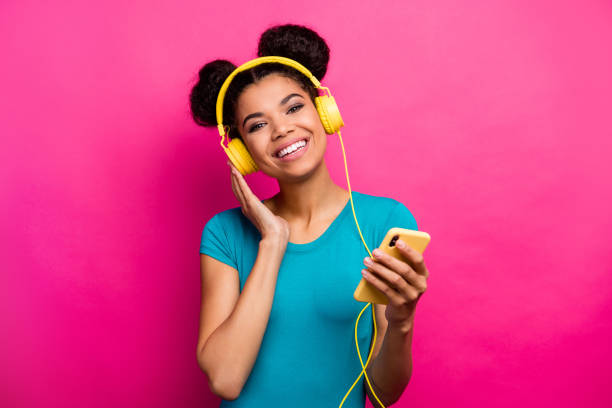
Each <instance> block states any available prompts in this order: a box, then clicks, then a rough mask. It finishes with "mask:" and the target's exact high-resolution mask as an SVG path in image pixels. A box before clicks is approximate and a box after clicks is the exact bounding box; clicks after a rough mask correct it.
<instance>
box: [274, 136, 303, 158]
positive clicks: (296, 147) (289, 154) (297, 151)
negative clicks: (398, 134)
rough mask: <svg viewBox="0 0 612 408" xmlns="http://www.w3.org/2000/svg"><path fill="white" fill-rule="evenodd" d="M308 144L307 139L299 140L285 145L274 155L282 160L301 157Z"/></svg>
mask: <svg viewBox="0 0 612 408" xmlns="http://www.w3.org/2000/svg"><path fill="white" fill-rule="evenodd" d="M308 146H309V144H308V140H307V139H302V140H299V141H297V142H295V143H293V144H292V145H291V146H287V147H285V148H284V149H282V150H281V151H279V152H278V153H277V155H276V157H277V158H278V159H280V160H283V161H287V160H294V159H297V158H299V157H301V156H302V155H303V154H304V153H305V152H306V150H308Z"/></svg>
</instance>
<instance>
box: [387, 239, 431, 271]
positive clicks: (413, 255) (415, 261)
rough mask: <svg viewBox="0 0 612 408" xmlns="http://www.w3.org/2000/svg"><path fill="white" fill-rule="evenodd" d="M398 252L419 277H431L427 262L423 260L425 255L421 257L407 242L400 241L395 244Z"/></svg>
mask: <svg viewBox="0 0 612 408" xmlns="http://www.w3.org/2000/svg"><path fill="white" fill-rule="evenodd" d="M395 246H396V247H397V250H398V251H399V252H400V253H401V254H402V255H404V256H405V257H406V259H408V262H409V263H410V265H411V266H412V269H414V271H415V272H416V273H418V274H419V275H422V276H424V277H426V278H427V277H428V276H429V271H428V270H427V267H426V266H425V260H424V259H423V255H421V254H420V253H419V252H418V251H416V250H415V249H413V248H411V247H410V245H408V244H407V243H406V242H404V241H402V240H401V239H398V240H397V242H396V243H395Z"/></svg>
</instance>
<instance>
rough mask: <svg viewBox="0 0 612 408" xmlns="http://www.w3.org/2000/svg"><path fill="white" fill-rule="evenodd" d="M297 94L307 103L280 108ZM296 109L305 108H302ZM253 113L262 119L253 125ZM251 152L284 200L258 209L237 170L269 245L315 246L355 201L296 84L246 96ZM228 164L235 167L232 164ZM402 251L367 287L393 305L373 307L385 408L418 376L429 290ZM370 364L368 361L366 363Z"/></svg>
mask: <svg viewBox="0 0 612 408" xmlns="http://www.w3.org/2000/svg"><path fill="white" fill-rule="evenodd" d="M291 93H298V94H301V95H302V97H301V98H300V97H294V98H293V99H288V100H287V103H286V104H282V103H279V101H282V100H284V99H285V98H286V97H287V96H288V95H290V94H291ZM297 104H301V105H302V107H301V108H299V107H298V106H297ZM253 112H262V113H263V115H262V116H259V117H255V118H253V119H248V120H247V121H246V122H243V121H244V119H245V118H247V116H248V115H250V114H252V113H253ZM237 118H238V121H237V123H236V126H237V127H238V129H240V133H241V136H242V139H243V141H244V142H245V145H246V146H247V148H248V150H249V152H250V153H251V156H252V157H253V159H254V160H255V162H256V163H257V165H258V167H259V168H260V170H261V171H262V172H264V173H265V174H267V175H268V176H270V177H274V178H275V179H277V180H278V183H279V187H280V192H279V194H278V195H277V196H275V197H272V198H271V199H268V200H266V201H265V202H264V203H262V202H260V201H259V198H258V197H256V196H255V195H254V194H253V192H252V191H251V190H250V188H249V186H248V185H247V183H246V181H245V179H244V177H243V176H242V175H241V174H240V173H239V172H238V171H237V170H235V168H234V167H233V166H232V165H230V167H231V168H232V188H233V190H234V194H235V195H236V198H237V199H238V200H239V201H240V203H241V207H242V210H243V213H244V214H245V216H247V217H248V218H249V219H250V220H251V221H252V222H253V224H254V225H255V226H256V227H257V228H258V229H259V231H260V232H261V234H262V237H264V238H270V239H272V240H275V241H280V242H281V243H283V244H286V242H288V241H291V242H298V243H301V242H310V241H311V240H313V239H315V238H316V237H318V236H319V235H320V234H321V233H322V232H323V231H325V229H326V228H327V226H328V225H329V223H330V220H332V219H333V218H334V217H335V216H336V215H337V214H338V212H339V211H340V210H341V209H342V208H343V207H344V205H345V204H346V202H347V200H348V192H347V191H345V190H344V189H343V188H341V187H340V186H338V185H336V184H335V183H334V182H333V180H331V178H330V176H329V173H328V171H327V167H326V165H325V161H324V153H325V149H326V138H327V137H326V135H325V132H324V129H323V128H322V125H321V122H320V119H319V118H318V115H317V113H316V109H315V107H314V105H313V104H312V101H310V100H309V98H308V96H307V94H306V93H305V92H304V90H302V89H301V88H300V87H299V85H298V84H297V83H295V82H294V81H292V80H288V79H287V78H284V77H282V76H276V75H271V76H269V77H266V78H265V79H264V80H261V81H259V82H258V83H257V84H255V85H251V86H250V87H249V88H247V89H245V91H244V92H243V94H242V95H241V97H240V100H239V104H238V109H237ZM302 137H304V138H308V140H309V142H308V143H309V145H310V146H309V150H308V152H307V154H305V155H304V157H303V158H301V159H300V160H297V161H295V162H282V161H279V160H278V159H277V158H275V157H274V152H275V151H276V150H277V148H278V147H279V146H281V145H282V144H283V142H284V141H285V140H295V139H297V138H302ZM228 164H229V163H228ZM402 244H403V241H401V240H398V241H397V246H398V250H399V251H400V253H401V254H402V256H403V258H404V259H403V260H399V259H396V258H393V257H391V256H389V255H386V254H383V253H380V254H379V253H378V251H376V250H374V251H373V256H374V257H375V259H374V260H372V263H371V264H368V263H367V259H368V258H367V257H366V258H365V259H364V264H365V266H366V267H367V271H368V272H369V273H368V274H367V275H366V276H365V279H366V280H368V282H370V283H371V284H372V285H374V286H375V287H377V288H378V289H379V290H380V291H381V292H382V293H383V294H384V295H385V296H386V297H387V299H388V304H387V305H373V307H374V310H375V313H376V324H377V328H378V329H379V330H378V336H377V339H376V343H375V345H374V350H373V354H372V357H371V361H370V363H369V364H368V367H367V371H366V372H367V374H368V378H369V379H370V382H371V383H372V386H373V387H374V390H375V393H376V395H377V397H378V399H380V400H381V402H382V403H383V404H384V405H385V406H388V405H391V404H393V403H395V402H396V401H397V400H398V399H399V398H400V396H401V394H402V393H403V391H404V389H405V388H406V386H407V384H408V382H409V380H410V376H411V374H412V355H411V344H412V328H413V321H414V313H415V309H416V304H417V302H418V300H419V298H420V297H421V296H422V294H423V293H424V292H425V290H426V289H427V278H428V276H429V272H428V270H427V267H426V266H425V261H424V259H423V256H422V255H421V254H419V253H418V252H416V251H414V250H412V249H411V248H410V247H408V246H405V247H402ZM364 363H365V361H364ZM364 384H365V389H366V392H367V395H368V398H369V399H370V401H371V402H372V404H374V406H376V407H379V406H380V405H379V404H378V402H377V398H376V397H375V396H374V395H372V393H371V391H370V387H369V386H368V384H367V382H366V381H364Z"/></svg>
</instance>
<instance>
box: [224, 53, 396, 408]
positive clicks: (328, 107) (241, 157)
mask: <svg viewBox="0 0 612 408" xmlns="http://www.w3.org/2000/svg"><path fill="white" fill-rule="evenodd" d="M271 62H276V63H280V64H284V65H288V66H290V67H293V68H295V69H297V70H298V71H300V72H301V73H302V74H304V75H306V76H307V77H308V78H310V80H311V81H312V83H313V84H314V85H315V87H316V88H317V89H322V90H326V91H327V93H328V95H321V96H317V97H316V98H315V105H316V108H317V112H318V113H319V118H320V119H321V123H322V124H323V127H324V128H325V132H326V133H327V134H328V135H332V134H334V133H336V132H337V133H338V137H339V138H340V145H341V146H342V156H343V157H344V169H345V172H346V183H347V185H348V190H349V198H350V199H351V208H352V209H353V217H354V218H355V224H357V230H358V231H359V236H360V237H361V241H362V242H363V245H365V247H366V250H367V251H368V254H369V255H370V258H372V259H374V256H373V255H372V253H371V252H370V249H369V248H368V245H367V244H366V242H365V240H364V239H363V235H362V234H361V229H360V228H359V223H358V222H357V216H356V215H355V207H354V205H353V194H352V193H351V183H350V182H349V178H348V169H347V166H346V153H345V151H344V143H343V142H342V136H341V135H340V128H341V127H342V126H344V122H343V121H342V117H341V116H340V111H339V110H338V105H336V101H335V99H334V97H333V96H332V95H331V92H330V91H329V88H327V87H324V86H322V85H321V83H320V82H319V80H318V79H317V78H315V76H314V75H312V73H311V72H310V71H309V70H308V69H306V67H304V66H303V65H302V64H300V63H299V62H297V61H295V60H292V59H290V58H286V57H280V56H266V57H259V58H255V59H252V60H250V61H247V62H245V63H244V64H242V65H240V66H239V67H238V68H236V69H235V70H234V71H233V72H232V73H231V74H230V75H229V76H228V77H227V78H226V79H225V81H224V82H223V85H222V86H221V90H220V91H219V95H218V96H217V128H218V129H219V134H220V135H221V147H222V148H223V150H225V153H226V154H227V155H228V157H229V159H230V160H231V162H232V164H233V165H234V167H236V168H237V169H238V171H240V173H242V174H243V175H246V174H250V173H254V172H256V171H257V170H259V169H258V167H257V165H256V164H255V161H254V160H253V158H252V157H251V154H250V153H249V151H248V150H247V148H246V146H245V145H244V143H242V140H240V139H238V138H234V139H231V140H230V141H229V143H228V145H227V147H225V145H224V144H223V141H224V140H225V136H226V134H227V133H226V131H225V126H224V125H223V99H224V98H225V93H226V92H227V88H228V87H229V85H230V83H231V82H232V79H234V77H235V76H236V75H237V74H238V73H240V72H242V71H245V70H247V69H251V68H253V67H255V66H257V65H260V64H265V63H271ZM228 139H229V136H228ZM371 305H372V303H369V302H368V304H367V305H366V306H365V307H364V308H363V309H362V310H361V312H360V313H359V315H358V316H357V321H356V322H355V345H356V347H357V355H358V356H359V361H360V362H361V367H362V370H361V373H360V374H359V377H357V379H356V380H355V382H354V383H353V385H352V386H351V388H350V389H349V390H348V391H347V393H346V395H345V396H344V398H343V399H342V402H341V403H340V407H342V404H344V401H345V400H346V397H348V395H349V394H350V393H351V391H352V389H353V387H355V384H357V382H358V381H359V379H360V378H361V376H362V375H365V378H366V380H367V382H368V385H369V386H370V390H371V391H372V394H373V395H374V397H375V398H376V401H378V403H379V404H380V405H381V406H382V407H383V408H384V405H383V403H382V402H380V400H379V399H378V396H377V395H376V393H375V392H374V389H373V388H372V384H370V379H369V378H368V375H367V373H366V369H365V367H366V366H367V364H368V363H369V361H370V357H371V356H372V350H373V349H374V345H375V344H376V317H375V315H376V314H375V313H374V308H373V307H372V319H373V320H374V340H373V341H372V347H371V348H370V354H369V355H368V359H367V360H366V366H364V364H363V360H362V358H361V353H360V352H359V342H358V341H357V325H358V324H359V319H360V318H361V315H362V314H363V312H364V311H365V310H366V309H367V308H368V306H371Z"/></svg>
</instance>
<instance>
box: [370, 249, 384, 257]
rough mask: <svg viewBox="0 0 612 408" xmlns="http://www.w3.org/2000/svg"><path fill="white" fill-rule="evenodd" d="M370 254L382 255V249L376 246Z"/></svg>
mask: <svg viewBox="0 0 612 408" xmlns="http://www.w3.org/2000/svg"><path fill="white" fill-rule="evenodd" d="M372 254H373V255H376V256H382V251H381V250H380V249H378V248H377V249H375V250H374V251H372Z"/></svg>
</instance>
